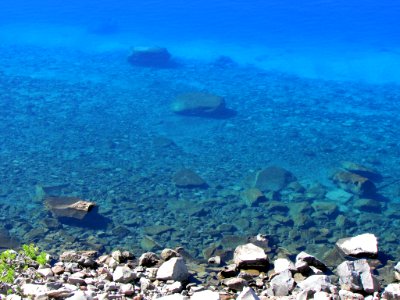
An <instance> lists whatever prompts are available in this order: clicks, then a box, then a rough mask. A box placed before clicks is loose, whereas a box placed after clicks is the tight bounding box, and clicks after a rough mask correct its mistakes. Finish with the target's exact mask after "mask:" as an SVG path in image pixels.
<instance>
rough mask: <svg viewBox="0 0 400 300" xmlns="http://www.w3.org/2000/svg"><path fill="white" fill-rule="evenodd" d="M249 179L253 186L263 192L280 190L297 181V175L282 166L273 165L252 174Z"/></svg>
mask: <svg viewBox="0 0 400 300" xmlns="http://www.w3.org/2000/svg"><path fill="white" fill-rule="evenodd" d="M247 181H248V183H249V184H250V186H251V187H255V188H258V189H259V190H261V191H262V192H268V191H275V192H278V191H280V190H282V189H283V188H285V187H286V186H287V185H288V184H289V183H291V182H293V181H296V177H295V176H294V175H293V174H292V173H290V172H289V171H287V170H285V169H283V168H281V167H276V166H271V167H268V168H265V169H263V170H261V171H258V172H255V173H254V174H252V175H250V177H249V178H248V180H247Z"/></svg>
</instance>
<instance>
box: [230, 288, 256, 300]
mask: <svg viewBox="0 0 400 300" xmlns="http://www.w3.org/2000/svg"><path fill="white" fill-rule="evenodd" d="M236 300H260V298H259V297H258V296H257V294H256V293H255V292H254V290H253V289H252V288H251V287H245V288H244V289H243V291H242V292H241V293H240V294H239V296H238V297H237V298H236Z"/></svg>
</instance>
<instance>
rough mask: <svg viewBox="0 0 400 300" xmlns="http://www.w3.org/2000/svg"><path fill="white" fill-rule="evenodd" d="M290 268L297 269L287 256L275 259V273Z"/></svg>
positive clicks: (291, 269)
mask: <svg viewBox="0 0 400 300" xmlns="http://www.w3.org/2000/svg"><path fill="white" fill-rule="evenodd" d="M286 270H290V271H295V270H296V267H295V266H294V263H293V262H292V261H290V260H289V259H287V258H278V259H276V260H274V271H275V273H281V272H283V271H286Z"/></svg>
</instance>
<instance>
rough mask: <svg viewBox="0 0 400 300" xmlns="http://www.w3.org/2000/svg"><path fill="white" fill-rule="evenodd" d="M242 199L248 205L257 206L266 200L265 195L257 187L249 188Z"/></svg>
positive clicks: (243, 193) (242, 194)
mask: <svg viewBox="0 0 400 300" xmlns="http://www.w3.org/2000/svg"><path fill="white" fill-rule="evenodd" d="M240 196H241V199H242V200H243V202H244V203H246V205H247V206H257V204H259V203H260V202H263V201H266V200H267V198H266V197H265V195H264V194H263V193H262V192H261V191H260V190H259V189H257V188H249V189H246V190H244V191H243V192H242V193H241V194H240Z"/></svg>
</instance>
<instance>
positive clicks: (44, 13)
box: [0, 0, 400, 260]
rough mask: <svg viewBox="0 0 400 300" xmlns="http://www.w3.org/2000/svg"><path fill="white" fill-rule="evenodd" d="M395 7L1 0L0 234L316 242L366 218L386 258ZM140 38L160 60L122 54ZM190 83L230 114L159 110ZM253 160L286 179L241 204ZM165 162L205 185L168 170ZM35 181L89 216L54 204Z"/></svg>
mask: <svg viewBox="0 0 400 300" xmlns="http://www.w3.org/2000/svg"><path fill="white" fill-rule="evenodd" d="M399 16H400V4H399V3H398V2H397V1H394V0H390V1H383V2H378V1H372V0H369V1H354V0H353V1H305V0H303V1H296V2H295V1H258V0H257V1H229V2H228V1H226V2H225V1H212V2H211V1H210V2H207V1H146V2H144V1H143V3H137V2H134V1H127V0H124V1H118V2H117V3H116V1H89V0H87V1H79V2H78V1H68V2H65V1H27V0H25V1H24V0H14V1H9V0H4V1H2V2H1V3H0V138H1V141H0V162H1V165H0V206H1V209H2V211H3V215H2V217H1V219H0V225H1V226H0V240H1V241H7V243H4V244H6V245H11V244H13V242H15V241H18V242H21V243H28V242H32V241H33V242H35V243H38V244H40V245H41V246H42V247H44V248H46V249H49V251H53V252H57V251H60V250H62V249H68V248H90V247H92V248H93V247H94V248H98V249H100V250H102V251H104V250H107V251H108V250H110V249H115V248H128V249H133V250H134V252H140V251H144V250H154V251H156V250H159V249H161V248H162V247H166V246H168V247H175V246H180V245H182V246H184V247H185V248H186V249H187V250H188V252H189V253H190V254H191V255H193V256H195V257H202V256H203V253H202V251H203V250H204V249H205V248H208V247H215V248H218V249H220V248H221V249H224V250H227V249H230V248H232V247H234V246H235V245H236V244H238V243H240V242H244V241H246V239H247V238H248V237H249V236H253V235H256V234H258V233H265V234H267V235H268V237H269V238H270V240H271V246H272V248H278V247H282V248H285V249H287V251H289V253H292V254H295V253H296V251H300V250H303V249H306V250H307V251H309V252H312V254H316V255H319V256H321V257H323V256H324V255H327V253H328V252H329V250H330V249H331V248H332V247H333V245H334V243H335V241H336V240H337V239H339V238H342V237H346V236H351V235H355V234H359V233H364V232H372V233H375V234H376V235H377V236H379V238H380V247H381V249H382V252H383V253H384V254H385V255H388V256H390V257H391V258H392V259H393V260H399V259H400V257H398V251H397V250H398V249H397V245H398V235H399V233H400V232H399V229H398V226H396V225H397V224H398V223H399V217H400V215H399V213H398V211H399V200H400V185H399V181H398V180H399V178H400V168H399V165H400V159H399V157H400V149H399V144H398V132H399V124H400V120H399V115H400V109H399V97H400V82H399V81H400V80H399V78H400V39H399V38H398V37H399V36H400V21H399V20H400V17H399ZM153 45H158V46H163V47H166V48H167V49H168V50H169V52H170V53H171V55H172V57H173V60H174V62H175V63H176V64H174V67H170V68H147V67H141V66H134V65H131V64H130V63H129V62H128V60H127V57H128V55H129V54H130V52H131V49H132V47H133V46H153ZM221 56H223V57H224V59H220V58H221ZM199 91H200V92H208V93H213V94H216V95H219V96H223V97H224V98H225V101H226V105H227V107H228V108H229V109H231V110H232V111H234V113H233V114H231V115H229V116H224V118H222V117H221V118H215V117H212V118H208V117H204V116H200V117H199V116H196V117H193V116H187V115H177V114H175V113H174V112H173V111H172V110H171V103H172V102H173V101H174V99H175V98H176V97H177V96H178V95H181V94H182V93H186V92H199ZM343 161H351V162H354V163H358V164H361V165H363V166H365V167H367V168H370V169H373V170H375V171H376V172H377V173H379V174H380V176H376V177H374V184H375V185H376V187H377V191H376V193H374V194H368V195H358V194H357V193H355V192H354V191H352V190H351V189H350V188H348V187H343V186H340V185H338V184H337V183H335V182H334V181H333V180H332V174H333V173H335V172H337V170H338V169H341V170H343V164H342V162H343ZM268 166H279V167H281V168H285V169H287V170H289V171H290V172H292V173H293V176H295V177H296V178H297V183H298V185H291V186H285V187H284V188H283V189H280V190H279V191H278V193H277V194H276V195H274V197H273V198H274V200H273V201H272V200H271V199H270V200H269V201H261V203H256V204H254V205H253V206H249V205H248V203H247V202H246V201H245V200H244V196H243V194H244V192H245V191H246V190H247V188H248V187H249V186H248V179H246V178H248V176H249V174H253V173H254V172H257V171H259V170H262V169H264V168H266V167H268ZM182 168H189V169H191V170H193V171H194V172H196V173H197V174H199V175H200V176H201V177H202V178H203V179H204V180H205V182H207V188H205V187H202V188H180V187H177V186H176V185H175V184H174V181H173V178H174V174H176V172H177V171H179V170H180V169H182ZM376 178H379V180H376ZM250 185H251V184H250ZM299 186H302V187H303V188H300V187H299ZM41 188H44V190H45V191H47V194H51V195H52V196H58V197H79V198H81V199H86V200H90V201H94V202H96V203H97V207H98V215H95V220H94V221H93V220H87V221H88V222H86V223H85V222H71V220H69V221H68V222H65V221H64V220H63V219H58V218H56V217H55V216H54V214H52V213H51V212H50V211H49V210H48V208H46V206H45V205H44V202H43V198H42V197H40V196H41V192H40V191H41ZM344 190H346V193H348V194H346V193H345V194H346V195H347V197H349V198H350V200H349V201H347V202H346V201H339V200H337V199H333V200H332V196H329V195H332V192H335V191H336V192H338V191H339V192H341V193H344V192H343V191H344ZM264 192H265V194H268V191H264ZM268 195H269V196H268V197H272V196H271V194H268ZM327 195H328V196H327ZM365 198H368V200H367V201H365V200H364V199H365ZM89 221H90V222H89ZM88 223H90V224H88ZM393 224H395V226H393ZM88 225H90V226H88ZM162 226H164V227H162Z"/></svg>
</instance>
